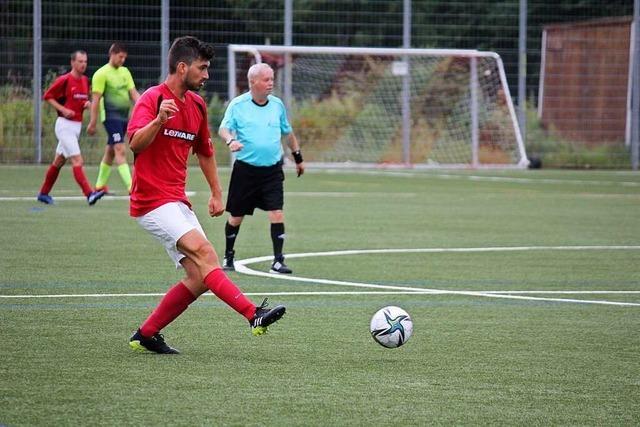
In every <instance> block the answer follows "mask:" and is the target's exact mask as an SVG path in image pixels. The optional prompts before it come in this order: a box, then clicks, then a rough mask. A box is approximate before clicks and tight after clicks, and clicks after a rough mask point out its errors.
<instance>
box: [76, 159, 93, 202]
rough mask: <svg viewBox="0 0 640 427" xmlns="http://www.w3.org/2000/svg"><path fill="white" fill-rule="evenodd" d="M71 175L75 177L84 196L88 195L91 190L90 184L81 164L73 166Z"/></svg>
mask: <svg viewBox="0 0 640 427" xmlns="http://www.w3.org/2000/svg"><path fill="white" fill-rule="evenodd" d="M73 177H74V178H75V179H76V182H77V183H78V185H79V186H80V188H82V193H83V194H84V196H85V197H89V194H91V192H92V191H93V190H91V186H90V185H89V181H87V176H86V175H85V174H84V169H83V168H82V166H74V167H73Z"/></svg>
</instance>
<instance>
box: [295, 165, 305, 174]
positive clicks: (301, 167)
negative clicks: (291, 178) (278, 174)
mask: <svg viewBox="0 0 640 427" xmlns="http://www.w3.org/2000/svg"><path fill="white" fill-rule="evenodd" d="M296 172H297V173H298V177H300V175H302V174H303V173H304V162H302V163H296Z"/></svg>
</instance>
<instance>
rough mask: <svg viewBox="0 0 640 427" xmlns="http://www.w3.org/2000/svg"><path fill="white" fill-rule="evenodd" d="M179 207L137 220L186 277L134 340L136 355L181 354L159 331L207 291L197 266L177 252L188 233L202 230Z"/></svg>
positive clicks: (171, 205) (169, 205)
mask: <svg viewBox="0 0 640 427" xmlns="http://www.w3.org/2000/svg"><path fill="white" fill-rule="evenodd" d="M180 205H181V206H184V205H183V204H181V203H167V204H165V205H163V206H160V207H159V208H157V209H155V210H153V211H151V212H149V213H147V214H146V215H143V216H142V217H139V218H137V221H138V224H140V226H141V227H142V228H144V229H145V230H146V231H147V232H149V233H150V234H151V235H152V236H153V237H154V238H156V239H157V240H158V241H160V243H162V245H163V246H164V247H165V250H166V251H167V254H168V255H169V257H170V258H171V259H172V260H173V262H174V264H175V266H176V268H184V270H185V273H186V276H185V278H183V279H182V280H181V281H180V282H178V283H176V284H175V285H174V286H172V287H171V288H170V289H169V291H167V293H166V294H165V295H164V297H163V298H162V300H161V301H160V303H159V304H158V306H157V307H156V308H155V310H154V311H153V312H152V313H151V314H150V315H149V317H148V318H147V319H146V320H145V321H144V322H143V323H142V325H141V326H140V328H139V329H138V330H137V331H136V332H135V333H134V334H133V336H132V337H131V339H130V340H129V346H130V347H131V348H132V349H133V350H136V351H152V352H155V353H160V354H176V353H178V350H176V349H175V348H172V347H169V346H168V345H167V344H166V343H165V341H164V337H163V336H162V335H161V334H160V331H161V330H162V329H163V328H164V327H165V326H167V325H168V324H169V323H171V322H173V321H174V320H175V319H176V318H177V317H178V316H180V314H182V313H183V312H184V311H185V310H186V309H187V308H188V307H189V305H190V304H191V303H192V302H193V301H195V300H196V299H197V298H198V297H199V296H200V295H201V294H203V293H204V292H206V291H207V290H208V289H207V287H205V286H204V284H203V283H202V275H201V274H200V270H199V268H198V266H197V265H196V264H195V263H194V262H193V261H191V260H190V259H188V258H187V257H186V256H185V255H184V254H183V253H181V252H180V251H178V248H177V246H176V245H177V241H178V239H179V238H180V237H181V236H183V235H184V234H185V233H188V232H189V231H191V230H198V231H200V230H202V228H201V227H200V224H199V223H197V219H196V220H195V221H194V219H193V218H191V217H185V215H183V212H184V210H183V209H181V207H180ZM185 208H186V206H185ZM187 209H188V208H187ZM194 218H195V215H194ZM202 233H203V234H204V232H202Z"/></svg>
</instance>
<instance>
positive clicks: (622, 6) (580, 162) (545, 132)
mask: <svg viewBox="0 0 640 427" xmlns="http://www.w3.org/2000/svg"><path fill="white" fill-rule="evenodd" d="M162 3H163V2H162V1H161V0H138V1H136V2H130V1H124V0H110V1H99V0H84V1H78V0H55V1H54V0H43V1H42V2H41V5H42V9H41V10H42V21H41V22H42V24H41V37H42V55H41V61H42V86H43V88H46V86H48V85H49V84H50V83H51V81H52V79H53V77H54V76H55V75H57V74H59V73H61V72H63V71H65V70H68V67H69V54H70V53H71V52H72V51H74V50H76V49H83V50H86V51H87V52H88V55H89V67H88V69H87V75H88V76H89V77H90V76H91V75H92V74H93V72H94V71H95V70H97V69H98V68H99V67H100V66H102V65H104V64H105V63H106V62H107V60H108V56H107V50H108V48H109V46H110V44H111V43H112V42H113V41H122V42H124V43H125V44H126V45H127V46H128V50H129V56H128V59H127V63H126V66H127V67H128V68H129V69H130V70H131V71H132V74H133V76H134V80H135V82H136V85H137V87H138V89H139V90H144V89H145V88H147V87H149V86H151V85H153V84H156V83H157V82H158V81H159V80H160V79H161V75H160V74H161V60H163V58H164V56H165V55H164V54H163V53H162V49H161V37H162V34H161V25H162V22H161V11H162ZM166 3H169V4H170V5H169V15H168V16H169V39H170V40H172V39H173V38H175V37H178V36H181V35H186V34H190V35H194V36H197V37H199V38H201V39H203V40H205V41H208V42H211V43H213V44H214V45H215V46H216V59H215V61H214V62H213V72H212V73H211V80H210V82H209V83H208V84H207V87H206V93H205V97H206V98H207V100H208V101H209V102H210V103H211V125H212V128H216V127H217V125H218V121H217V120H219V114H220V109H221V108H222V106H223V101H224V100H225V99H226V96H227V75H226V61H227V58H226V55H227V51H226V45H228V44H230V43H236V44H237V43H242V44H284V42H285V39H284V37H285V36H284V20H285V13H284V11H285V1H284V0H227V1H214V2H211V1H205V0H190V1H181V2H175V1H174V2H166ZM166 3H165V4H166ZM33 4H34V2H33V1H32V0H1V1H0V97H1V98H2V105H0V162H4V163H8V162H33V161H35V160H36V159H35V155H34V153H35V149H34V135H33V129H34V125H33V107H32V95H31V93H32V78H33V34H34V32H33V9H34V6H33ZM292 5H293V15H292V16H293V20H292V43H293V44H294V45H308V46H345V47H348V46H350V47H401V46H402V44H403V1H402V0H368V1H366V0H360V1H355V0H348V1H347V0H336V1H332V2H326V1H320V0H294V1H292ZM521 6H522V4H521V1H519V0H503V1H496V0H493V1H488V0H480V1H476V0H458V1H454V2H451V1H436V0H414V1H413V2H412V3H411V47H416V48H465V49H469V48H471V49H481V50H491V51H495V52H497V53H498V54H500V55H501V57H502V58H503V61H504V64H505V69H506V73H507V79H508V81H509V85H510V87H511V93H512V94H514V95H515V94H517V93H518V90H517V89H518V86H517V83H518V75H519V74H518V70H519V52H518V46H519V45H518V43H519V40H520V39H519V29H520V19H519V13H520V10H521V9H520V8H521ZM633 6H634V2H633V0H583V1H580V2H576V1H574V0H554V1H551V0H529V1H528V2H526V10H527V17H526V24H527V26H526V29H527V31H526V53H527V57H526V59H527V61H526V86H525V87H526V91H525V93H526V98H527V110H528V115H527V124H528V126H527V129H526V143H527V151H528V153H529V155H534V156H542V157H543V161H544V162H545V163H546V164H547V165H555V166H585V165H587V164H589V165H593V166H602V167H628V166H629V148H628V146H627V145H625V140H628V135H627V134H628V129H627V132H626V133H625V130H623V131H622V133H618V134H616V135H617V136H616V137H615V138H614V140H613V141H602V143H599V141H596V142H593V141H591V140H589V141H588V142H587V140H588V138H585V137H580V136H577V137H576V136H571V137H568V136H567V134H566V133H562V132H559V131H558V128H560V127H561V126H559V124H558V123H559V122H557V121H556V122H554V121H553V120H551V121H549V120H546V121H545V120H544V117H543V116H540V117H539V116H538V114H537V112H538V107H539V106H540V105H543V103H542V100H541V99H539V96H540V94H541V93H542V95H543V96H552V95H553V94H551V93H549V92H548V91H547V93H544V91H543V92H541V91H540V87H541V86H540V82H541V77H543V78H544V77H546V78H547V79H548V78H549V77H550V76H552V75H553V74H554V73H556V77H557V78H558V79H560V80H562V79H565V81H566V82H567V83H571V82H572V81H574V80H575V76H573V75H571V72H572V71H571V70H575V69H578V70H580V67H581V66H582V67H583V69H582V70H583V71H582V72H583V73H588V72H589V70H590V67H591V65H590V62H589V58H598V59H597V60H598V61H600V62H604V63H606V62H607V57H606V55H605V56H602V55H600V56H598V55H596V53H597V52H601V53H602V52H611V51H613V50H617V51H618V53H620V55H618V56H619V58H616V59H615V60H616V61H621V62H623V64H612V65H614V66H615V67H616V68H615V69H616V70H617V71H615V72H616V73H619V70H620V68H624V66H625V64H626V66H627V69H628V65H629V60H630V43H631V39H630V37H626V38H625V37H624V34H623V35H622V36H617V37H621V40H609V41H610V42H611V43H609V44H606V43H603V40H604V39H606V37H607V36H606V35H601V37H599V38H598V37H595V38H585V37H583V38H580V37H582V36H580V35H577V36H576V35H575V34H574V35H572V34H570V33H569V32H568V33H567V34H566V37H568V38H571V37H573V38H574V39H573V40H572V41H571V40H569V39H567V41H566V42H565V43H564V45H563V46H565V47H564V49H566V47H567V46H570V45H571V46H573V47H572V48H575V49H580V52H579V54H577V53H576V52H573V53H574V54H576V55H577V56H578V57H580V58H582V59H581V60H583V61H584V63H582V65H580V64H579V65H578V66H575V67H573V68H570V69H568V70H563V69H562V67H556V68H554V69H552V70H550V69H547V70H546V73H542V76H541V70H544V66H545V64H544V57H545V56H544V55H543V54H544V53H545V52H546V53H547V55H548V54H549V51H548V49H549V48H552V49H554V48H555V49H556V53H557V49H558V46H557V45H555V47H554V46H548V45H546V46H542V43H543V32H544V29H545V28H547V27H548V26H550V25H552V24H553V25H555V24H565V25H566V26H568V27H570V26H571V25H574V24H576V23H581V22H584V21H592V20H594V19H601V18H622V19H629V18H630V17H631V16H632V14H633ZM625 17H626V18H625ZM629 22H630V21H629ZM594 31H595V30H594ZM627 33H630V31H627ZM575 37H579V39H578V40H575ZM570 41H571V42H570ZM560 49H562V47H560ZM561 53H562V54H561V55H560V58H561V63H562V58H569V57H571V54H572V52H568V51H564V52H561ZM576 55H574V56H576ZM625 61H626V62H625ZM560 65H561V64H560ZM585 67H586V68H585ZM599 72H601V73H605V74H606V73H607V69H606V68H604V69H603V71H599ZM601 80H602V82H601V86H599V89H598V90H594V89H591V88H590V87H588V86H585V87H584V88H583V90H584V91H587V92H589V91H591V92H592V93H594V95H593V96H594V98H593V99H594V101H593V102H594V103H601V102H602V100H601V99H600V98H601V97H604V98H607V97H611V98H614V97H617V98H620V99H619V100H618V104H619V102H623V103H625V105H626V103H627V98H628V96H627V95H628V94H627V93H626V92H625V93H620V92H621V91H626V88H621V87H620V86H619V84H618V85H617V86H615V89H612V90H609V91H607V90H604V91H602V84H604V85H605V87H606V78H604V79H601ZM548 81H549V80H547V82H548ZM583 84H584V83H583ZM549 90H551V89H549ZM607 92H608V93H607ZM596 95H597V96H598V98H597V99H596V98H595V96H596ZM565 96H568V95H565ZM516 101H517V100H516ZM556 101H557V100H556ZM618 104H616V106H615V108H614V109H612V110H610V111H607V110H603V111H600V112H598V113H597V114H601V115H604V116H606V115H607V114H614V113H612V112H611V111H615V114H619V113H618V111H619V110H618V108H619V106H618ZM548 105H551V104H548ZM557 105H559V107H557V108H559V109H561V110H562V108H563V105H565V104H564V103H563V102H562V100H560V102H559V103H558V104H557ZM566 105H571V109H575V108H585V107H584V106H581V105H580V104H577V105H578V106H577V107H576V106H575V105H576V104H575V103H573V104H572V103H567V104H566ZM591 110H592V109H590V108H587V110H585V111H574V116H573V118H570V119H571V120H577V122H576V124H575V126H576V127H581V122H580V121H581V120H583V121H584V123H585V124H586V123H588V122H593V118H592V117H591V116H590V115H589V114H590V111H591ZM547 111H548V110H547ZM591 113H592V111H591ZM567 114H568V113H567ZM54 118H55V114H54V113H53V111H51V109H50V108H49V107H48V106H44V107H43V127H42V129H43V131H42V132H43V133H42V135H43V145H42V155H43V157H42V160H43V161H48V160H50V158H51V156H52V155H53V147H55V140H54V139H55V137H54V136H53V120H54ZM622 123H623V124H622V126H626V127H627V128H628V123H627V122H625V121H624V120H623V121H622ZM617 126H620V125H619V124H618V125H617ZM82 138H83V145H82V147H83V153H84V155H85V157H86V160H87V161H88V162H90V163H91V162H95V161H97V160H98V159H99V157H100V154H101V152H102V149H103V148H102V147H103V143H102V141H103V136H100V135H98V136H96V137H93V138H89V137H87V136H86V135H83V136H82Z"/></svg>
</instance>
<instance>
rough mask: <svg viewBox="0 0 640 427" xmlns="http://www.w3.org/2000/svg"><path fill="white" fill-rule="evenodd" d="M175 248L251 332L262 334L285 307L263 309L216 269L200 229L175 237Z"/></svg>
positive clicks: (263, 306) (211, 247)
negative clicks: (249, 326) (245, 320)
mask: <svg viewBox="0 0 640 427" xmlns="http://www.w3.org/2000/svg"><path fill="white" fill-rule="evenodd" d="M194 217H195V215H194ZM177 247H178V250H179V251H180V252H182V253H183V254H185V255H186V256H187V257H188V258H189V259H191V260H192V261H193V262H194V263H195V264H196V265H197V267H198V269H199V270H200V273H201V275H202V277H203V282H204V285H205V286H206V287H207V288H208V289H209V290H211V292H213V293H214V294H215V295H216V296H217V297H218V298H220V299H221V300H222V301H224V302H225V303H226V304H227V305H228V306H229V307H231V308H232V309H234V310H235V311H236V312H238V313H240V314H241V315H242V316H244V317H245V318H246V319H247V320H248V321H249V324H250V325H251V328H252V331H251V332H252V333H253V334H254V335H262V334H264V333H265V332H267V327H268V326H269V325H270V324H272V323H274V322H276V321H278V320H279V319H280V318H281V317H282V316H283V315H284V313H285V311H286V308H285V307H284V306H283V305H278V306H275V307H273V308H267V304H266V301H267V300H266V298H265V300H264V301H263V302H262V304H261V305H260V306H258V307H257V306H255V305H254V304H253V303H252V302H251V300H250V299H249V298H247V296H246V295H245V294H244V293H243V292H242V291H241V290H240V288H238V286H236V284H235V283H233V282H232V281H231V280H230V279H229V277H227V275H226V274H225V272H224V271H223V270H222V269H221V268H220V264H219V263H218V256H217V255H216V252H215V250H214V248H213V246H212V245H211V243H210V242H209V241H208V240H207V239H206V237H205V236H204V233H203V232H201V230H195V229H194V230H191V231H189V232H188V233H187V234H185V235H184V236H182V237H181V238H180V240H178V244H177Z"/></svg>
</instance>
